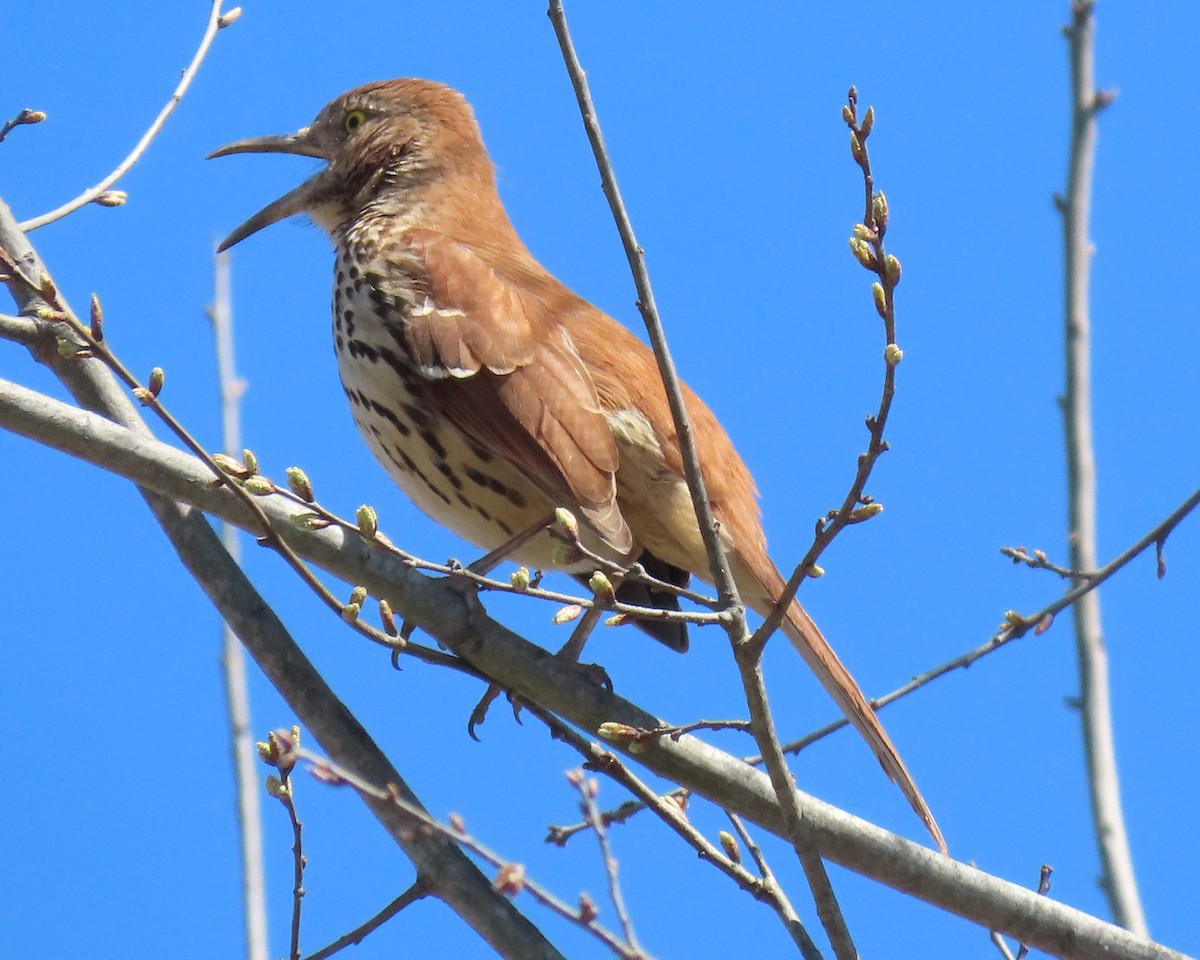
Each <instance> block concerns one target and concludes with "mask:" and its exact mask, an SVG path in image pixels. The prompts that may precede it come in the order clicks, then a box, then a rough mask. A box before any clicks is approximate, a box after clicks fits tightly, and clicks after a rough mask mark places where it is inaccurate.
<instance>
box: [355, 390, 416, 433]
mask: <svg viewBox="0 0 1200 960" xmlns="http://www.w3.org/2000/svg"><path fill="white" fill-rule="evenodd" d="M363 400H364V402H365V405H366V406H368V407H370V408H371V409H372V410H373V411H374V412H375V413H377V414H379V416H381V417H383V419H384V420H386V421H387V422H388V423H390V424H391V425H392V426H393V427H395V428H396V432H397V433H399V434H400V436H402V437H411V436H412V427H410V426H409V425H408V424H407V423H405V422H404V421H403V420H402V419H400V417H399V416H397V414H396V411H394V410H393V409H392V408H391V407H385V406H384V405H383V404H382V403H379V402H378V401H377V400H371V399H369V398H367V397H364V398H363Z"/></svg>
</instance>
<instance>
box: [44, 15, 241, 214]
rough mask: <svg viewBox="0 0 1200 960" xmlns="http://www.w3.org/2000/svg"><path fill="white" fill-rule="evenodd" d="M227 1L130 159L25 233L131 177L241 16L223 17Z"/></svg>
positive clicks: (206, 28) (211, 19) (207, 25)
mask: <svg viewBox="0 0 1200 960" xmlns="http://www.w3.org/2000/svg"><path fill="white" fill-rule="evenodd" d="M222 2H223V0H212V3H211V5H210V6H209V10H208V20H207V21H206V23H205V25H204V33H203V35H202V36H201V37H200V45H199V46H198V47H197V48H196V53H195V55H194V56H193V57H192V62H191V63H189V64H188V65H187V68H186V69H185V70H184V71H183V76H181V77H180V79H179V83H178V84H177V85H176V87H175V90H174V92H173V93H172V94H171V98H170V99H169V100H168V101H167V102H166V105H165V106H164V107H163V108H162V109H161V110H160V111H159V112H158V116H156V117H155V118H154V121H153V122H152V123H151V124H150V126H149V127H148V128H147V129H146V132H145V133H144V134H142V138H141V139H140V140H139V141H138V142H137V144H136V145H135V146H134V148H133V150H131V151H130V152H129V155H128V156H127V157H126V158H125V159H124V160H122V161H121V162H120V163H119V164H117V166H116V168H115V169H114V170H113V171H112V172H111V173H110V174H108V176H106V177H105V178H104V179H103V180H101V181H100V182H99V183H97V184H96V185H95V186H94V187H88V188H87V189H86V190H84V191H83V193H81V194H79V196H77V197H75V198H74V199H72V200H68V201H67V202H66V203H64V204H63V205H62V206H60V207H56V208H55V209H53V210H51V211H49V212H48V213H43V214H42V215H41V216H37V217H33V218H32V219H30V220H26V221H24V222H23V223H22V224H21V229H22V230H23V231H26V232H28V231H30V230H36V229H37V228H38V227H44V226H45V225H46V224H48V223H53V222H54V221H55V220H61V219H62V218H63V217H65V216H66V215H67V214H69V213H74V212H75V211H76V210H78V209H79V208H80V207H84V206H87V204H89V203H92V202H93V201H95V200H96V199H97V198H99V197H101V195H102V194H104V193H105V191H107V190H108V188H109V187H111V186H112V185H113V184H114V183H116V182H117V181H118V180H120V179H121V178H122V177H123V176H125V174H127V173H128V172H129V171H130V169H131V168H132V167H133V165H134V164H135V163H137V162H138V160H140V159H141V157H142V154H144V153H145V152H146V148H147V147H149V146H150V142H151V141H152V140H153V139H154V138H155V137H156V136H158V132H159V131H160V130H161V129H162V126H163V124H164V123H166V122H167V117H169V116H170V115H171V113H172V112H173V111H174V110H175V107H176V106H177V105H178V103H179V101H180V100H182V99H183V95H184V94H185V93H187V91H188V87H190V86H191V85H192V79H193V78H194V77H195V76H196V72H197V71H198V70H199V69H200V64H202V63H203V62H204V58H205V57H206V56H207V55H208V48H209V47H210V46H212V42H213V38H214V37H215V36H216V35H217V31H219V30H221V29H222V28H224V27H227V26H229V24H231V23H233V21H234V20H236V19H237V18H238V16H239V15H240V14H241V7H234V8H233V9H232V10H230V11H229V12H228V13H225V14H222V13H221V4H222Z"/></svg>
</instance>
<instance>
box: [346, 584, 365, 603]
mask: <svg viewBox="0 0 1200 960" xmlns="http://www.w3.org/2000/svg"><path fill="white" fill-rule="evenodd" d="M366 599H367V588H366V587H364V586H361V585H360V586H356V587H355V588H354V589H353V590H351V591H350V602H351V603H353V604H357V605H358V606H360V607H361V606H362V605H363V602H364V601H365V600H366Z"/></svg>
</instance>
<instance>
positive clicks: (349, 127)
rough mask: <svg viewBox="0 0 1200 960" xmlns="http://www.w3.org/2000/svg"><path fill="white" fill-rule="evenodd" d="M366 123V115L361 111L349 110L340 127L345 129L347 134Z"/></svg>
mask: <svg viewBox="0 0 1200 960" xmlns="http://www.w3.org/2000/svg"><path fill="white" fill-rule="evenodd" d="M366 121H367V115H366V114H365V113H363V112H362V111H361V110H351V111H350V112H349V113H347V114H346V119H345V120H343V121H342V126H343V127H345V128H346V132H347V133H353V132H354V131H355V130H357V129H358V128H359V127H361V126H362V125H363V124H364V123H366Z"/></svg>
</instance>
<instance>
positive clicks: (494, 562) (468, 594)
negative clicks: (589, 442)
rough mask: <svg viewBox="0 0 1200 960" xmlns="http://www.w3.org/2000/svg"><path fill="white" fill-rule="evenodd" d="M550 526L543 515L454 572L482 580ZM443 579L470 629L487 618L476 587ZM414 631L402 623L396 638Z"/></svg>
mask: <svg viewBox="0 0 1200 960" xmlns="http://www.w3.org/2000/svg"><path fill="white" fill-rule="evenodd" d="M553 522H554V514H547V515H546V516H544V517H542V518H541V519H539V520H538V521H537V522H536V523H533V524H530V525H529V526H528V527H526V528H525V529H524V530H519V531H517V533H516V534H515V535H514V536H512V537H509V539H507V540H506V541H504V543H502V544H500V546H498V547H496V549H495V550H490V551H488V552H487V553H485V554H484V555H483V556H482V557H480V558H479V559H477V560H474V561H472V562H471V563H469V564H467V566H466V567H462V566H461V565H459V566H458V569H465V570H469V571H470V572H471V573H473V574H475V575H476V576H480V577H486V576H487V575H488V574H489V573H491V572H492V571H493V570H495V569H496V567H498V566H499V565H500V564H501V563H503V562H504V560H505V559H506V558H507V557H508V556H510V555H511V554H513V553H514V552H516V551H517V550H520V549H521V547H523V546H525V544H527V543H528V542H529V541H530V540H532V539H533V538H534V537H536V536H537V535H538V534H539V533H541V532H542V531H543V530H545V529H546V527H548V526H549V525H550V524H552V523H553ZM450 566H451V567H454V566H455V561H451V563H450ZM447 579H448V580H449V582H450V583H451V584H452V585H453V586H454V589H455V590H457V591H458V592H459V593H460V594H461V595H462V598H463V601H464V602H465V603H466V605H467V617H468V622H469V623H470V624H471V625H472V626H475V625H476V624H478V623H479V621H480V618H482V617H484V616H486V615H487V610H486V609H485V608H484V606H483V604H482V603H481V602H480V600H479V585H478V584H477V583H475V582H474V581H472V580H469V579H465V578H462V577H455V576H453V575H452V576H450V577H448V578H447ZM415 629H416V625H415V624H412V623H409V622H408V621H407V620H405V621H404V622H403V623H402V624H401V626H400V636H401V637H402V638H403V639H405V640H407V639H408V638H409V637H410V636H411V635H412V632H413V630H415ZM485 699H487V698H485ZM493 699H495V695H494V694H493V695H492V697H491V699H489V700H488V701H487V702H488V703H490V702H491V700H493ZM481 705H482V701H481ZM478 709H479V708H478V707H476V710H478ZM484 711H485V712H486V707H485V708H484ZM472 716H474V714H472Z"/></svg>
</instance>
